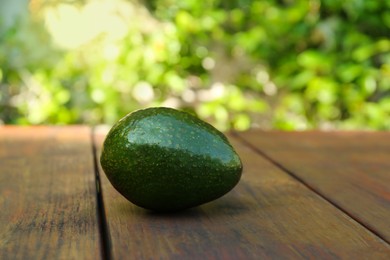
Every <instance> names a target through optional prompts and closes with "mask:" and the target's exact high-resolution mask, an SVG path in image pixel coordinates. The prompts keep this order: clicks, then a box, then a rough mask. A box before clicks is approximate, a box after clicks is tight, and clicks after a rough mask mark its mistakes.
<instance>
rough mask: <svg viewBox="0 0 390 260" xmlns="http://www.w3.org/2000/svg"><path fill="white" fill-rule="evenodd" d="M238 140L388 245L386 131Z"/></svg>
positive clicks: (252, 135)
mask: <svg viewBox="0 0 390 260" xmlns="http://www.w3.org/2000/svg"><path fill="white" fill-rule="evenodd" d="M240 136H241V137H242V138H244V139H245V140H246V141H247V142H250V143H252V144H253V145H255V146H256V147H258V149H260V150H261V151H263V152H264V153H265V154H267V155H268V156H270V157H271V158H272V160H274V161H276V162H277V163H279V164H281V165H283V166H284V167H285V168H286V169H287V170H288V171H290V172H291V173H292V174H293V175H295V176H296V177H297V178H299V179H301V180H302V181H303V182H305V183H306V184H307V185H308V186H309V187H311V188H312V189H314V190H316V191H317V192H318V193H320V194H321V195H322V196H324V197H326V198H327V199H328V200H329V201H331V202H332V203H334V204H335V205H337V206H338V207H339V208H342V209H343V210H344V211H345V212H347V213H348V214H349V215H351V216H352V217H353V218H354V219H356V220H357V221H359V222H361V223H362V225H364V226H366V227H367V228H369V229H371V230H372V231H373V232H374V233H376V234H378V236H380V237H382V238H383V239H384V240H386V241H387V242H388V243H390V132H328V133H325V132H305V133H297V132H295V133H281V132H262V133H260V132H256V131H250V132H247V133H243V134H241V135H240Z"/></svg>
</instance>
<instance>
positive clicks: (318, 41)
mask: <svg viewBox="0 0 390 260" xmlns="http://www.w3.org/2000/svg"><path fill="white" fill-rule="evenodd" d="M150 106H169V107H175V108H179V109H183V110H186V111H189V112H191V113H194V114H196V115H198V116H199V117H200V118H202V119H203V120H206V121H208V122H210V123H212V124H213V125H214V126H216V127H217V128H218V129H220V130H229V129H235V130H246V129H248V128H251V127H252V128H253V127H258V128H262V129H281V130H306V129H321V130H332V129H372V130H390V0H382V1H365V0H346V1H339V0H322V1H321V0H279V1H276V0H274V1H273V0H263V1H255V0H231V1H224V0H209V1H198V0H180V1H179V0H149V1H148V0H143V1H142V0H127V1H126V0H82V1H80V0H79V1H77V0H30V1H28V0H1V1H0V124H20V125H26V124H28V125H30V124H33V125H35V124H90V125H97V124H113V123H114V122H116V121H117V120H118V119H119V118H121V117H123V116H124V115H126V114H127V113H128V112H131V111H133V110H135V109H139V108H145V107H150Z"/></svg>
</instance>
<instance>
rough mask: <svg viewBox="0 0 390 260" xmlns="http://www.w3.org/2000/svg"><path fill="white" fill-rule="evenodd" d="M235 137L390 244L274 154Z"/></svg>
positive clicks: (235, 134)
mask: <svg viewBox="0 0 390 260" xmlns="http://www.w3.org/2000/svg"><path fill="white" fill-rule="evenodd" d="M231 134H232V136H233V137H235V138H236V139H237V140H238V141H240V142H241V143H242V144H244V145H245V146H247V147H249V148H250V149H251V150H253V151H254V152H256V153H257V154H259V155H260V156H262V157H263V158H264V159H266V160H267V161H269V162H271V163H272V164H273V165H275V166H276V167H278V168H279V169H281V170H282V171H284V172H285V173H286V174H288V175H289V176H291V177H292V178H294V179H295V180H296V181H298V182H300V183H302V184H303V185H304V186H305V187H306V188H308V189H309V190H311V191H312V192H314V193H315V194H317V195H318V196H319V197H321V198H322V199H323V200H325V201H327V202H328V203H330V204H331V205H333V206H334V207H335V208H337V209H338V210H339V211H341V212H342V213H344V214H345V215H347V216H348V217H349V218H351V219H352V220H353V221H355V222H356V223H358V224H359V225H361V226H362V227H363V228H365V229H366V230H368V231H369V232H370V233H372V234H373V235H375V236H377V237H378V238H379V239H380V240H382V242H383V243H385V244H387V245H390V241H388V240H387V239H386V238H385V237H383V236H382V235H381V234H379V233H378V232H377V231H376V230H375V229H373V228H371V227H370V226H368V225H366V224H365V223H363V222H362V221H361V220H360V219H359V218H357V217H355V216H354V215H353V214H351V213H349V212H348V211H347V210H345V209H343V208H342V206H340V205H338V203H337V202H336V201H334V200H332V199H331V198H328V197H327V196H326V195H325V194H324V193H322V192H321V191H319V190H316V189H315V188H314V187H313V186H312V185H310V184H309V183H308V182H306V181H305V180H304V179H302V178H301V177H299V176H298V175H297V174H295V173H294V172H293V171H291V170H290V169H288V168H287V167H286V166H284V165H283V164H282V163H280V162H278V161H277V160H275V159H274V158H273V157H272V156H270V155H268V154H267V153H266V152H265V151H263V150H262V149H260V148H258V147H257V146H255V145H253V144H251V143H250V142H248V141H247V140H246V139H245V138H243V137H242V136H241V135H239V134H238V133H237V132H232V133H231Z"/></svg>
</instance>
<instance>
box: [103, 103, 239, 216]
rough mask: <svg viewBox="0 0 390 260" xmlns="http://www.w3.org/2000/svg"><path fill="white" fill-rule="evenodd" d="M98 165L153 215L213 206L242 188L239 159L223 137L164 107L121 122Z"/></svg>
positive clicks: (196, 121) (211, 127) (198, 122)
mask: <svg viewBox="0 0 390 260" xmlns="http://www.w3.org/2000/svg"><path fill="white" fill-rule="evenodd" d="M100 162H101V166H102V168H103V170H104V172H105V173H106V175H107V178H108V179H109V180H110V182H111V184H112V185H113V186H114V188H116V189H117V190H118V191H119V192H120V193H121V194H122V195H123V196H124V197H126V198H127V199H128V200H129V201H131V202H132V203H134V204H136V205H138V206H140V207H143V208H146V209H150V210H154V211H177V210H183V209H187V208H191V207H195V206H198V205H201V204H203V203H206V202H209V201H212V200H215V199H217V198H219V197H221V196H223V195H224V194H226V193H227V192H228V191H230V190H231V189H232V188H233V187H234V186H235V185H236V184H237V183H238V181H239V180H240V177H241V172H242V163H241V160H240V158H239V156H238V154H237V153H236V152H235V151H234V149H233V147H232V146H231V145H230V143H229V141H228V140H227V138H226V137H225V136H224V135H223V134H222V133H221V132H219V131H218V130H217V129H215V128H214V127H213V126H211V125H209V124H208V123H206V122H203V121H201V120H200V119H198V118H196V117H195V116H192V115H190V114H188V113H185V112H182V111H178V110H175V109H172V108H165V107H156V108H147V109H144V110H138V111H135V112H133V113H130V114H128V115H126V116H125V117H124V118H122V119H121V120H119V121H118V122H117V123H116V124H115V125H114V126H113V127H112V129H111V130H110V132H109V133H108V135H107V137H106V139H105V141H104V144H103V150H102V154H101V157H100Z"/></svg>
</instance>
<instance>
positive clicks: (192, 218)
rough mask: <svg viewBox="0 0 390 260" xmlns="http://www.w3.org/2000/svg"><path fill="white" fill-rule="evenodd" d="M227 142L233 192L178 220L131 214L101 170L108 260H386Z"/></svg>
mask: <svg viewBox="0 0 390 260" xmlns="http://www.w3.org/2000/svg"><path fill="white" fill-rule="evenodd" d="M230 138H231V139H232V141H233V145H234V146H235V147H236V149H237V151H238V153H239V154H240V156H241V158H242V159H243V163H244V172H243V177H242V180H241V181H240V183H239V185H238V186H237V187H236V188H235V189H234V190H233V191H232V192H230V193H229V194H227V195H225V196H224V197H222V198H220V199H218V200H216V201H214V202H211V203H208V204H205V205H203V206H200V207H197V208H193V209H190V210H188V211H184V212H182V213H180V214H156V213H151V212H149V211H146V210H143V209H141V208H138V207H136V206H135V205H133V204H131V203H130V202H128V201H127V200H126V199H125V198H124V197H122V196H121V195H120V194H119V193H118V192H116V190H114V188H113V187H112V186H111V184H110V183H109V181H108V180H107V178H106V176H105V174H104V173H103V172H102V170H101V169H100V178H101V185H102V192H103V201H104V207H105V216H106V219H107V226H108V231H109V234H110V241H111V242H110V245H109V246H110V253H111V255H112V257H113V259H125V258H127V259H308V258H309V259H338V258H344V259H354V258H357V259H364V258H366V259H368V258H371V259H389V257H390V247H389V245H387V244H386V243H384V242H383V241H382V240H381V239H379V238H378V237H376V236H375V235H373V234H372V233H371V232H369V231H368V230H366V229H365V228H364V227H362V226H361V225H360V224H359V223H357V222H355V221H353V220H352V219H350V218H349V217H348V216H347V215H345V214H343V213H342V212H341V211H339V210H338V209H337V208H335V207H334V206H333V205H331V204H330V203H328V202H327V201H325V200H323V199H322V198H321V197H319V196H318V195H317V194H316V193H314V192H312V191H311V190H309V189H308V188H307V187H305V186H304V185H303V184H301V183H300V182H298V181H296V180H295V179H294V178H292V177H291V176H289V175H288V174H286V173H285V172H283V171H281V170H280V169H279V168H278V167H275V165H273V164H272V163H270V162H269V161H267V160H265V159H264V158H262V157H261V156H260V155H259V154H257V153H255V152H254V151H253V150H252V149H250V148H248V147H247V146H245V145H243V144H242V143H241V142H239V141H237V140H236V139H234V138H232V137H230ZM103 139H104V134H103V133H100V134H99V133H97V134H96V135H95V140H96V145H97V147H98V149H97V157H99V155H100V148H101V144H102V142H103Z"/></svg>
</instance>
